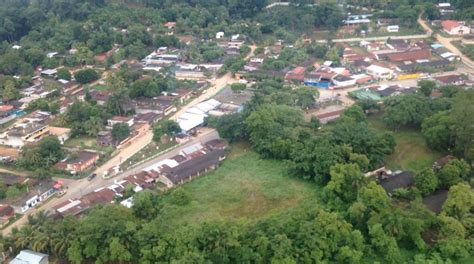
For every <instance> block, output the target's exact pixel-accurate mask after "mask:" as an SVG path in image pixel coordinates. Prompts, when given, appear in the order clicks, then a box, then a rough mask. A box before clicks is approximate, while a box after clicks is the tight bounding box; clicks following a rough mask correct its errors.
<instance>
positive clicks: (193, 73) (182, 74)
mask: <svg viewBox="0 0 474 264" xmlns="http://www.w3.org/2000/svg"><path fill="white" fill-rule="evenodd" d="M174 74H175V77H176V79H178V80H204V79H206V75H205V74H204V72H203V71H197V70H179V71H175V73H174Z"/></svg>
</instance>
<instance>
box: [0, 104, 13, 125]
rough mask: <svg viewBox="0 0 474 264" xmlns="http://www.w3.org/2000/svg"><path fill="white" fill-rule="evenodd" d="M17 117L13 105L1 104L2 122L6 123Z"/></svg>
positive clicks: (0, 114) (0, 121)
mask: <svg viewBox="0 0 474 264" xmlns="http://www.w3.org/2000/svg"><path fill="white" fill-rule="evenodd" d="M15 118H16V114H15V107H14V106H13V105H0V124H5V123H7V122H9V121H11V120H13V119H15Z"/></svg>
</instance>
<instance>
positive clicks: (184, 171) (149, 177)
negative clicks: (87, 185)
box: [55, 139, 228, 217]
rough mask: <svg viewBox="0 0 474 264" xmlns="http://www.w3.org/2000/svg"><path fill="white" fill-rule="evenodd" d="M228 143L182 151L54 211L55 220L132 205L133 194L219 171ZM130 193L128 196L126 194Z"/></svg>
mask: <svg viewBox="0 0 474 264" xmlns="http://www.w3.org/2000/svg"><path fill="white" fill-rule="evenodd" d="M227 145H228V144H227V142H226V141H224V140H220V139H215V140H211V141H208V142H206V143H205V144H200V143H197V144H194V145H191V146H188V147H185V148H183V149H181V151H180V152H179V153H178V154H177V155H175V156H173V157H170V158H167V159H164V160H161V161H159V162H157V163H155V164H153V165H150V166H148V167H146V168H144V169H143V170H142V171H140V172H138V173H135V174H132V175H129V176H127V177H124V178H122V179H121V180H116V181H115V182H114V184H112V185H109V186H107V187H103V188H99V189H96V190H94V191H92V192H90V193H88V194H86V195H84V196H82V197H81V198H79V199H70V200H67V201H65V202H63V203H62V204H59V205H58V206H56V207H55V213H56V217H65V216H67V215H73V216H76V217H79V216H81V215H82V214H83V213H84V212H85V211H86V210H87V209H89V208H90V207H92V206H94V205H97V204H109V203H115V202H117V203H120V204H122V205H123V206H126V207H131V206H132V205H133V193H136V192H140V191H142V190H144V189H150V188H153V187H154V186H155V184H156V183H158V182H160V183H162V184H164V185H165V186H166V187H167V188H172V187H174V186H176V185H179V184H182V183H184V182H186V181H190V180H192V179H193V178H195V177H197V176H200V175H203V174H205V173H206V172H208V171H211V170H214V169H215V168H217V167H218V166H219V164H220V162H221V161H222V160H224V159H225V157H226V151H225V149H226V148H227ZM127 192H128V193H127Z"/></svg>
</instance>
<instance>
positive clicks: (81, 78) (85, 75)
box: [74, 69, 100, 84]
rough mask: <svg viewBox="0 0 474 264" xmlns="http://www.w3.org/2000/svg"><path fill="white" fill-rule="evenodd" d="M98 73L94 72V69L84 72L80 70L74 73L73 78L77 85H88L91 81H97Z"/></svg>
mask: <svg viewBox="0 0 474 264" xmlns="http://www.w3.org/2000/svg"><path fill="white" fill-rule="evenodd" d="M99 77H100V76H99V73H97V71H95V70H94V69H85V70H80V71H77V72H75V73H74V78H75V79H76V81H77V82H78V83H82V84H85V83H90V82H92V81H95V80H97V79H99Z"/></svg>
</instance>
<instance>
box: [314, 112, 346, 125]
mask: <svg viewBox="0 0 474 264" xmlns="http://www.w3.org/2000/svg"><path fill="white" fill-rule="evenodd" d="M343 112H344V109H339V110H335V111H331V112H325V113H320V114H316V117H317V118H318V120H319V123H321V124H322V125H325V124H327V123H329V122H330V121H333V120H336V119H338V118H339V117H341V114H342V113H343Z"/></svg>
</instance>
